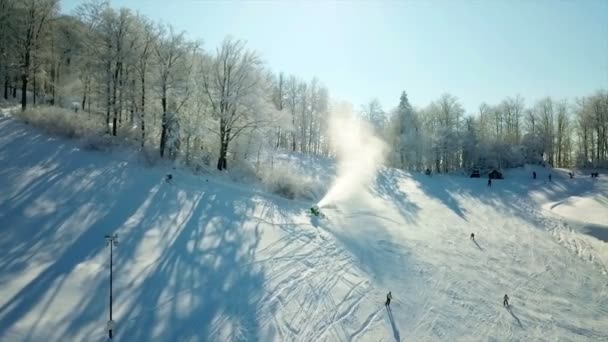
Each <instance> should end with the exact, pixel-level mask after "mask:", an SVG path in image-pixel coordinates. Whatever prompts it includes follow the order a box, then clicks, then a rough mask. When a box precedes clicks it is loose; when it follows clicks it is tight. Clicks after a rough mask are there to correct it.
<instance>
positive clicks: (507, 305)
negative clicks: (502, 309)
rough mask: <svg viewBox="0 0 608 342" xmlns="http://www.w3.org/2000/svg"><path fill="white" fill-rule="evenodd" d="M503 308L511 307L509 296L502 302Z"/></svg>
mask: <svg viewBox="0 0 608 342" xmlns="http://www.w3.org/2000/svg"><path fill="white" fill-rule="evenodd" d="M502 306H506V307H509V296H507V295H506V294H505V296H504V298H503V300H502Z"/></svg>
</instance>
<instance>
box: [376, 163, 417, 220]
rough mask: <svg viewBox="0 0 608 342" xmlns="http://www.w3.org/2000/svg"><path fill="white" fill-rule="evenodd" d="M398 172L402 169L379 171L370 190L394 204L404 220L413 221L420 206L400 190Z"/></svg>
mask: <svg viewBox="0 0 608 342" xmlns="http://www.w3.org/2000/svg"><path fill="white" fill-rule="evenodd" d="M398 173H402V171H399V170H397V169H388V168H385V169H382V170H381V171H379V172H378V174H377V175H376V182H375V183H374V184H373V187H372V191H373V192H374V193H376V194H377V195H379V196H380V197H381V198H383V199H385V200H387V201H389V202H390V203H392V204H394V205H395V206H396V207H397V209H398V210H399V213H400V214H401V216H402V217H403V218H404V219H405V220H406V222H408V223H414V222H416V219H417V217H418V211H420V207H419V206H418V205H417V204H416V203H414V202H412V201H410V200H409V199H408V197H407V194H406V193H404V192H403V191H401V189H400V187H399V182H398V181H399V179H400V177H399V175H398Z"/></svg>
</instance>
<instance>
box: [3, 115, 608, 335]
mask: <svg viewBox="0 0 608 342" xmlns="http://www.w3.org/2000/svg"><path fill="white" fill-rule="evenodd" d="M307 163H308V162H307ZM311 167H312V166H311ZM532 169H533V168H527V169H520V170H513V171H510V172H507V174H506V179H505V180H497V181H494V182H493V184H492V187H491V188H490V187H487V186H486V183H485V180H484V179H469V178H464V177H454V176H433V177H427V176H424V175H421V174H409V173H405V172H401V171H398V170H393V169H384V170H382V171H381V172H380V173H379V174H378V175H377V177H376V181H375V182H374V183H373V184H372V185H371V186H370V187H369V188H367V189H360V190H361V191H358V192H355V194H354V195H353V196H352V197H350V198H349V199H348V200H345V201H343V202H341V203H332V206H331V208H326V209H325V210H324V213H325V214H326V215H327V217H326V218H324V219H318V220H317V219H311V218H310V217H309V216H308V215H307V214H306V212H305V211H306V209H308V207H309V206H310V204H308V203H305V202H302V201H289V200H286V199H281V198H279V197H277V196H276V195H267V194H265V193H263V192H260V191H251V190H250V189H249V188H248V187H247V186H244V185H238V184H234V183H227V182H226V181H224V180H220V179H215V178H213V177H210V178H201V177H196V176H192V175H189V174H187V173H185V172H179V171H171V172H173V173H174V175H175V178H174V183H173V184H168V183H166V182H165V181H164V175H165V173H166V172H167V170H163V169H162V168H146V167H144V166H142V165H141V164H140V163H137V162H135V161H133V158H131V157H129V156H124V155H108V154H103V153H100V152H91V151H84V150H82V149H80V148H78V147H77V145H75V144H73V143H72V142H66V141H63V140H60V139H55V138H51V137H48V136H46V135H44V134H40V133H38V132H37V131H36V130H33V129H32V128H30V127H28V126H26V125H23V124H20V123H16V122H15V121H12V120H11V119H1V118H0V229H1V234H0V340H1V341H99V340H104V339H106V332H105V330H104V329H105V325H106V322H107V320H108V315H109V299H108V294H109V253H110V251H109V247H107V246H106V244H105V241H104V235H105V234H108V233H113V232H115V233H117V234H118V237H119V244H118V246H117V247H116V248H115V249H114V302H113V303H114V304H113V318H114V320H115V321H116V331H115V333H116V336H115V340H118V341H200V340H209V341H235V340H259V341H351V340H352V341H355V340H356V341H395V340H397V341H401V340H404V341H405V340H412V341H435V340H445V341H459V340H466V341H470V340H479V341H510V340H519V341H555V340H559V341H579V340H581V341H585V340H588V341H602V340H608V273H607V268H608V258H607V255H608V249H607V248H608V247H607V246H608V245H607V244H606V243H605V242H602V241H600V240H599V239H597V238H595V237H594V236H592V235H590V234H586V232H585V231H582V230H579V229H577V228H576V227H573V226H572V224H570V223H569V221H566V219H569V220H572V219H577V220H584V219H585V218H590V217H592V216H593V215H596V216H595V218H594V221H589V222H592V223H595V224H602V223H603V224H607V223H608V222H606V220H604V219H603V218H604V217H605V216H602V215H606V213H607V212H608V203H607V202H606V200H605V199H606V196H607V190H608V179H607V177H606V175H600V178H597V179H591V178H588V177H583V176H582V175H580V176H579V175H577V177H575V179H573V180H570V179H568V177H567V175H566V174H565V171H560V170H554V171H552V172H553V181H552V182H548V181H547V172H548V170H546V169H542V168H535V169H534V170H536V171H537V173H538V174H539V178H538V179H537V180H532V179H531V177H530V174H531V170H532ZM328 172H330V171H328ZM330 173H331V172H330ZM573 196H575V197H573ZM591 201H593V206H592V205H591V204H590V202H591ZM560 206H561V207H564V208H567V207H573V208H576V209H572V210H571V209H567V210H566V209H564V210H566V211H564V210H561V209H560V208H559V207H560ZM568 210H570V211H568ZM572 213H578V214H580V213H582V216H576V217H573V216H572ZM564 215H565V216H567V217H564ZM596 219H597V220H596ZM589 220H591V219H589ZM472 232H474V233H475V237H476V239H475V241H472V240H470V239H469V235H470V233H472ZM388 291H392V294H393V302H392V304H391V308H392V309H391V311H387V309H386V308H385V307H384V300H385V296H386V293H387V292H388ZM505 293H506V294H508V295H509V296H510V298H511V303H512V306H511V309H510V310H507V309H505V308H503V306H502V297H503V295H504V294H505Z"/></svg>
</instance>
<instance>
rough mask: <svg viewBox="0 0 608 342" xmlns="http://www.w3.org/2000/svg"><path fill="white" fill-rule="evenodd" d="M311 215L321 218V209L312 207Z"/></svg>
mask: <svg viewBox="0 0 608 342" xmlns="http://www.w3.org/2000/svg"><path fill="white" fill-rule="evenodd" d="M310 215H312V216H316V217H319V216H321V209H319V207H318V206H316V205H313V206H312V207H310Z"/></svg>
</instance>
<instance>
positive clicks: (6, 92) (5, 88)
mask: <svg viewBox="0 0 608 342" xmlns="http://www.w3.org/2000/svg"><path fill="white" fill-rule="evenodd" d="M5 72H6V73H7V74H6V75H4V99H5V100H8V71H7V70H6V69H5Z"/></svg>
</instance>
